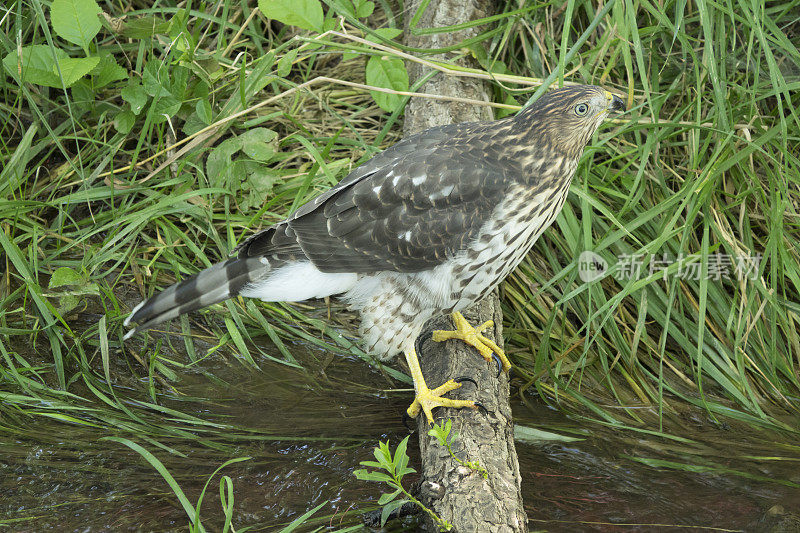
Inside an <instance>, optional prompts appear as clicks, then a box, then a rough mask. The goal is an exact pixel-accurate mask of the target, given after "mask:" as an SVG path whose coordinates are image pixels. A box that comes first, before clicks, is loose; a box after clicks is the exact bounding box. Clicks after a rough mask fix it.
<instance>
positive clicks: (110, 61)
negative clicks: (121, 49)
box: [91, 54, 128, 89]
mask: <svg viewBox="0 0 800 533" xmlns="http://www.w3.org/2000/svg"><path fill="white" fill-rule="evenodd" d="M91 74H92V76H93V81H94V88H95V89H100V88H102V87H105V86H106V85H108V84H109V83H111V82H113V81H117V80H124V79H125V78H127V77H128V71H127V70H125V69H124V68H123V67H122V66H120V65H118V64H117V61H116V59H114V56H112V55H111V54H106V55H103V56H101V57H100V63H99V64H98V65H97V68H95V69H94V70H93V71H92V73H91Z"/></svg>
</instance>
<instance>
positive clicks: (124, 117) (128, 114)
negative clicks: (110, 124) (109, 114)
mask: <svg viewBox="0 0 800 533" xmlns="http://www.w3.org/2000/svg"><path fill="white" fill-rule="evenodd" d="M135 122H136V115H134V114H133V112H132V111H130V110H128V109H125V110H123V111H120V112H119V113H117V115H116V116H115V117H114V127H115V128H117V131H118V132H120V133H129V132H130V131H131V129H132V128H133V124H134V123H135Z"/></svg>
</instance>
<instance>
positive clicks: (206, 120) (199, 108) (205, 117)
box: [194, 98, 211, 125]
mask: <svg viewBox="0 0 800 533" xmlns="http://www.w3.org/2000/svg"><path fill="white" fill-rule="evenodd" d="M194 110H195V112H196V113H197V116H198V117H200V120H202V121H203V124H205V125H208V124H211V104H210V103H209V101H208V100H206V99H205V98H201V99H199V100H198V101H197V103H196V104H195V105H194Z"/></svg>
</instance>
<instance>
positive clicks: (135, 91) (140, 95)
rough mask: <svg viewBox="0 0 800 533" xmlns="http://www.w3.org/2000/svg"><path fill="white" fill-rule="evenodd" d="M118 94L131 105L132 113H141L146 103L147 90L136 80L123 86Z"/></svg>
mask: <svg viewBox="0 0 800 533" xmlns="http://www.w3.org/2000/svg"><path fill="white" fill-rule="evenodd" d="M120 96H122V99H123V100H125V101H126V102H128V103H129V104H130V105H131V111H133V114H134V115H138V114H139V113H141V112H142V109H143V108H144V106H145V104H147V91H145V90H144V87H142V86H141V85H139V83H138V82H135V83H131V84H130V85H128V86H127V87H124V88H123V89H122V91H120Z"/></svg>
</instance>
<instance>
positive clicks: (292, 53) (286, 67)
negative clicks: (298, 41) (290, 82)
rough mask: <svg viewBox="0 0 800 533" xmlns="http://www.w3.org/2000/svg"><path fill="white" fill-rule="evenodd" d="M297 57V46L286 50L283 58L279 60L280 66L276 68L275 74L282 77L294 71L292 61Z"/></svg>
mask: <svg viewBox="0 0 800 533" xmlns="http://www.w3.org/2000/svg"><path fill="white" fill-rule="evenodd" d="M296 58H297V48H292V49H291V50H289V51H288V52H286V53H285V54H284V55H283V57H282V58H280V59H279V60H278V67H277V68H276V69H275V74H277V75H278V76H280V77H281V78H285V77H286V76H288V75H289V73H290V72H291V71H292V63H294V60H295V59H296Z"/></svg>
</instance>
